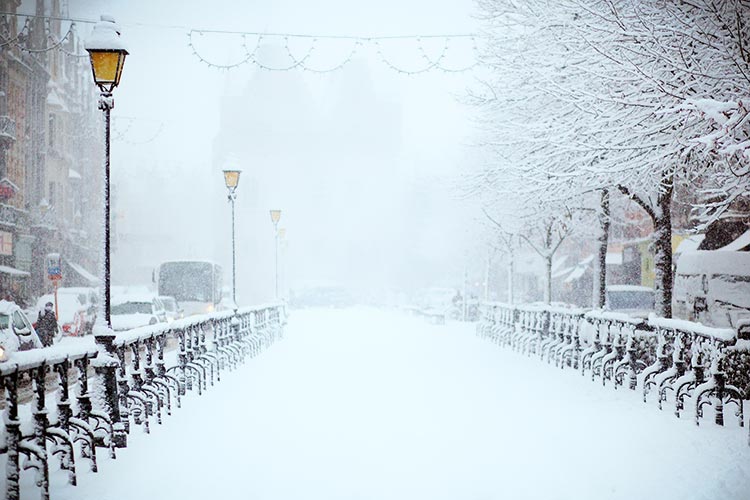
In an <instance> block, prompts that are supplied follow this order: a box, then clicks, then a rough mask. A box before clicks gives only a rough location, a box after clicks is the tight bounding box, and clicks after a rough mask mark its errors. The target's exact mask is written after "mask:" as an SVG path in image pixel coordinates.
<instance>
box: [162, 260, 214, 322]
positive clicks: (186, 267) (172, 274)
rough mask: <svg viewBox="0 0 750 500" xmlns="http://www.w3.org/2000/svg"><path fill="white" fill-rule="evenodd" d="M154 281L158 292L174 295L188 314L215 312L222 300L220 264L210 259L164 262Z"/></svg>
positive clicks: (163, 294)
mask: <svg viewBox="0 0 750 500" xmlns="http://www.w3.org/2000/svg"><path fill="white" fill-rule="evenodd" d="M154 281H155V282H156V288H157V290H158V295H159V296H169V297H174V298H175V299H176V300H177V302H178V303H179V304H180V306H181V307H182V308H183V310H184V312H185V316H190V315H192V314H207V313H210V312H213V311H215V310H216V308H217V306H218V305H219V302H221V288H222V287H221V285H222V270H221V266H219V265H218V264H214V263H213V262H210V261H207V260H173V261H168V262H163V263H162V264H161V265H160V266H159V267H157V268H156V269H155V271H154Z"/></svg>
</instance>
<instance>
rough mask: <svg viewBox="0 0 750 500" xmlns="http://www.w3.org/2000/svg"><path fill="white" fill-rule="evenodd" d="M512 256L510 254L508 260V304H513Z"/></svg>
mask: <svg viewBox="0 0 750 500" xmlns="http://www.w3.org/2000/svg"><path fill="white" fill-rule="evenodd" d="M514 267H515V266H514V265H513V254H512V253H511V254H510V258H509V259H508V304H512V303H513V271H514V270H513V268H514Z"/></svg>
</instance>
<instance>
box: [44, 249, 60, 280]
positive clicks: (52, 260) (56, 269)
mask: <svg viewBox="0 0 750 500" xmlns="http://www.w3.org/2000/svg"><path fill="white" fill-rule="evenodd" d="M47 277H48V278H49V279H51V280H53V281H56V280H61V279H62V266H61V262H60V254H59V253H50V254H47Z"/></svg>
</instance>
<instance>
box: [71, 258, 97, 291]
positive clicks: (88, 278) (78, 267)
mask: <svg viewBox="0 0 750 500" xmlns="http://www.w3.org/2000/svg"><path fill="white" fill-rule="evenodd" d="M65 262H66V263H67V264H68V265H69V266H70V268H71V269H72V270H73V271H75V272H76V273H78V275H79V276H80V277H81V278H83V279H84V280H86V281H88V282H89V284H90V285H91V286H97V285H98V284H99V278H97V277H96V276H94V275H93V274H91V273H90V272H88V271H87V270H86V269H84V267H83V266H81V265H80V264H76V263H75V262H71V261H69V260H67V259H65Z"/></svg>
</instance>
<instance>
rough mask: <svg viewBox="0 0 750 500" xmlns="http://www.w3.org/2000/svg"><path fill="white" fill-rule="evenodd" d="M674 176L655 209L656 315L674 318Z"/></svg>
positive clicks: (666, 182) (668, 178)
mask: <svg viewBox="0 0 750 500" xmlns="http://www.w3.org/2000/svg"><path fill="white" fill-rule="evenodd" d="M673 191H674V183H673V176H672V174H670V175H668V176H665V177H664V179H663V180H662V183H661V189H660V191H659V195H658V197H657V199H656V207H655V209H654V274H655V280H654V285H655V286H654V288H655V291H656V313H657V314H658V315H659V316H662V317H664V318H671V317H672V282H673V278H674V276H673V272H672V193H673Z"/></svg>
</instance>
